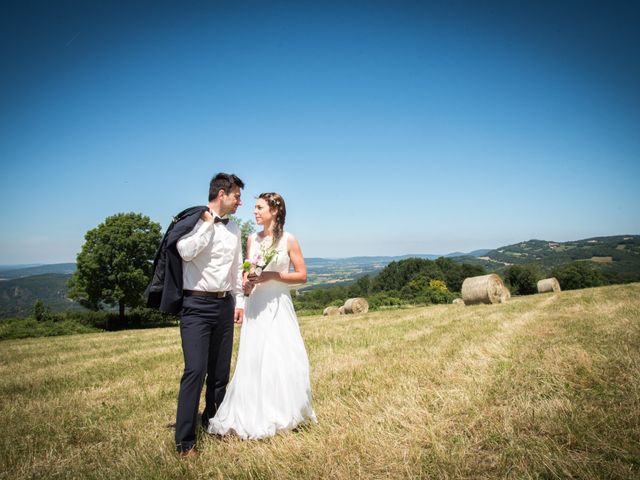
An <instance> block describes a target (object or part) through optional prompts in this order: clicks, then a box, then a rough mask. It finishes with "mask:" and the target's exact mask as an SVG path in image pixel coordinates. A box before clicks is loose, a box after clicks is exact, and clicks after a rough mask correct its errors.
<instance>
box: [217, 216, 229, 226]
mask: <svg viewBox="0 0 640 480" xmlns="http://www.w3.org/2000/svg"><path fill="white" fill-rule="evenodd" d="M218 222H220V223H222V224H223V225H226V224H227V223H229V219H228V218H220V217H216V218H214V219H213V223H218Z"/></svg>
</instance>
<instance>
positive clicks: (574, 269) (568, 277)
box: [552, 261, 604, 290]
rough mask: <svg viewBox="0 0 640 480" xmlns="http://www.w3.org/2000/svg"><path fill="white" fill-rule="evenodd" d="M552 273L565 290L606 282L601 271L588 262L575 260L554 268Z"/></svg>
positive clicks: (594, 285)
mask: <svg viewBox="0 0 640 480" xmlns="http://www.w3.org/2000/svg"><path fill="white" fill-rule="evenodd" d="M552 275H553V276H554V277H556V278H557V279H558V282H560V286H561V287H562V289H563V290H576V289H578V288H589V287H599V286H600V285H603V284H604V279H603V276H602V274H601V273H600V271H598V270H596V269H595V268H594V267H593V266H592V265H590V264H589V263H588V262H580V261H578V262H573V263H568V264H566V265H562V266H560V267H557V268H554V269H553V271H552Z"/></svg>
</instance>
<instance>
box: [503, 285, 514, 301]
mask: <svg viewBox="0 0 640 480" xmlns="http://www.w3.org/2000/svg"><path fill="white" fill-rule="evenodd" d="M510 298H511V291H510V290H509V288H508V287H507V286H506V285H505V287H504V290H502V294H501V295H500V303H506V302H507V300H509V299H510Z"/></svg>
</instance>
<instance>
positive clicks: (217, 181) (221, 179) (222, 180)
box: [209, 173, 244, 202]
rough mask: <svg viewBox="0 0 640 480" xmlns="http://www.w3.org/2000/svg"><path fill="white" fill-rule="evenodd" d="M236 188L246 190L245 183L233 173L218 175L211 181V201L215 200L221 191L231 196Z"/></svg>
mask: <svg viewBox="0 0 640 480" xmlns="http://www.w3.org/2000/svg"><path fill="white" fill-rule="evenodd" d="M236 186H237V187H240V188H244V182H243V181H242V180H240V179H239V178H238V177H236V176H235V175H234V174H233V173H218V174H217V175H215V176H214V177H213V178H212V179H211V183H210V184H209V201H210V202H211V201H212V200H215V199H216V198H217V197H218V193H219V192H220V190H223V191H224V193H225V194H226V195H229V193H230V192H231V189H232V188H233V187H236Z"/></svg>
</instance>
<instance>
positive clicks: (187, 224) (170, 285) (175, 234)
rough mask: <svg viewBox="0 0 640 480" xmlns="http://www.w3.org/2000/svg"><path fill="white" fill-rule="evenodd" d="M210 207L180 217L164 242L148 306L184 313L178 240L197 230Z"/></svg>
mask: <svg viewBox="0 0 640 480" xmlns="http://www.w3.org/2000/svg"><path fill="white" fill-rule="evenodd" d="M205 210H208V207H205V206H198V207H191V208H187V209H186V210H183V211H182V212H180V213H179V214H178V215H176V216H175V217H174V219H173V221H172V222H171V225H169V227H168V228H167V231H166V232H165V234H164V237H163V238H162V242H161V243H160V247H159V248H158V251H157V252H156V256H155V259H154V261H153V275H152V277H151V283H149V286H148V287H147V289H146V291H145V294H146V295H147V306H148V307H153V308H159V309H160V311H161V312H165V313H173V314H178V313H180V310H181V309H182V296H183V294H182V257H180V254H179V253H178V248H177V244H178V240H180V238H182V237H183V236H184V235H186V234H187V233H189V232H190V231H191V230H193V227H195V225H196V223H197V222H198V219H199V218H200V215H202V212H204V211H205Z"/></svg>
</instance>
